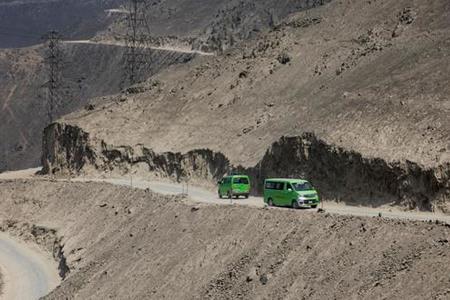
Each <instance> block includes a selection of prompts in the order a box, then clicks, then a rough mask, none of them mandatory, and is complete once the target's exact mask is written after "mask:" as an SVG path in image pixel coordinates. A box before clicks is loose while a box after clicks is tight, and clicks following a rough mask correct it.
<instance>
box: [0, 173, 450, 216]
mask: <svg viewBox="0 0 450 300" xmlns="http://www.w3.org/2000/svg"><path fill="white" fill-rule="evenodd" d="M39 170H40V169H39V168H35V169H28V170H21V171H15V172H5V173H2V174H0V180H2V179H3V180H5V179H25V178H33V176H34V174H35V173H36V172H37V171H39ZM72 181H77V182H86V181H93V182H106V183H110V184H114V185H122V186H132V187H134V188H139V189H147V188H148V189H151V190H153V191H155V192H157V193H161V194H165V195H173V194H182V193H187V194H188V196H189V198H190V199H191V200H193V201H195V202H200V203H207V204H220V205H231V204H236V205H246V206H252V207H264V201H263V199H262V198H261V197H250V198H249V199H238V200H236V199H232V200H231V201H230V200H229V199H219V198H218V196H217V194H216V193H214V192H211V191H208V190H207V189H204V188H200V187H196V186H189V188H188V190H187V191H186V186H183V185H181V184H177V183H173V182H161V181H148V180H146V179H141V178H131V177H126V178H87V177H86V178H84V177H79V178H75V179H72ZM322 208H323V209H325V210H326V211H327V212H329V213H333V214H339V215H352V216H360V217H377V216H379V215H380V214H381V216H382V217H384V218H390V219H399V220H415V221H436V220H437V221H441V222H445V223H447V224H450V216H448V215H444V214H439V213H431V212H418V211H401V210H399V209H395V208H392V209H387V208H370V207H362V206H349V205H345V204H339V203H332V202H323V203H322ZM311 211H312V212H315V211H316V210H313V209H312V210H311Z"/></svg>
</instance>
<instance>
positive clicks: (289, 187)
mask: <svg viewBox="0 0 450 300" xmlns="http://www.w3.org/2000/svg"><path fill="white" fill-rule="evenodd" d="M288 189H291V190H294V189H293V188H292V185H291V184H290V183H286V190H288Z"/></svg>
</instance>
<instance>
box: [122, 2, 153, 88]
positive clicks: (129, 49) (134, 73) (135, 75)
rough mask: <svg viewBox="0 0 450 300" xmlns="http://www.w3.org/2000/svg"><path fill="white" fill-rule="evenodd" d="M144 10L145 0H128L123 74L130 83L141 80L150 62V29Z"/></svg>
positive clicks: (145, 8)
mask: <svg viewBox="0 0 450 300" xmlns="http://www.w3.org/2000/svg"><path fill="white" fill-rule="evenodd" d="M146 11H147V0H129V3H128V15H127V34H126V36H125V42H126V52H125V76H126V83H128V84H130V85H133V84H135V83H138V82H139V81H140V80H142V78H143V77H142V76H143V75H144V72H145V71H146V69H147V67H148V66H149V64H150V49H149V40H150V35H149V32H150V30H149V26H148V22H147V16H146Z"/></svg>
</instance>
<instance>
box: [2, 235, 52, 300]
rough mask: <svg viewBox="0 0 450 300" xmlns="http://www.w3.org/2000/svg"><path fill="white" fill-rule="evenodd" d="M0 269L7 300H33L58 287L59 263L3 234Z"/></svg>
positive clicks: (4, 296) (5, 299) (3, 294)
mask: <svg viewBox="0 0 450 300" xmlns="http://www.w3.org/2000/svg"><path fill="white" fill-rule="evenodd" d="M0 269H1V273H2V275H3V281H4V286H3V291H2V292H3V293H2V294H1V295H0V299H4V300H14V299H17V300H33V299H39V298H40V297H42V296H45V295H46V294H47V293H49V292H50V291H51V290H53V289H54V288H55V287H56V286H57V285H58V284H59V281H60V279H59V276H58V271H57V265H56V262H55V261H53V259H52V258H50V257H48V256H47V255H45V254H43V253H42V252H40V251H39V250H38V249H36V248H34V247H32V246H29V245H26V244H24V243H20V242H18V241H16V240H14V239H12V238H11V237H9V236H8V235H6V234H3V233H0Z"/></svg>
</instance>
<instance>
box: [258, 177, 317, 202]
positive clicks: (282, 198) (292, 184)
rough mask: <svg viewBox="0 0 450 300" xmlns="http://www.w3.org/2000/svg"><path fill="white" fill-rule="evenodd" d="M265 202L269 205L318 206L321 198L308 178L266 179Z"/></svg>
mask: <svg viewBox="0 0 450 300" xmlns="http://www.w3.org/2000/svg"><path fill="white" fill-rule="evenodd" d="M264 202H265V203H267V204H268V205H269V206H288V207H292V208H300V207H311V208H316V207H317V206H318V205H319V202H320V200H319V195H318V194H317V191H316V190H315V189H314V187H313V186H312V185H311V184H310V183H309V182H308V181H306V180H300V179H266V180H265V182H264Z"/></svg>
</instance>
